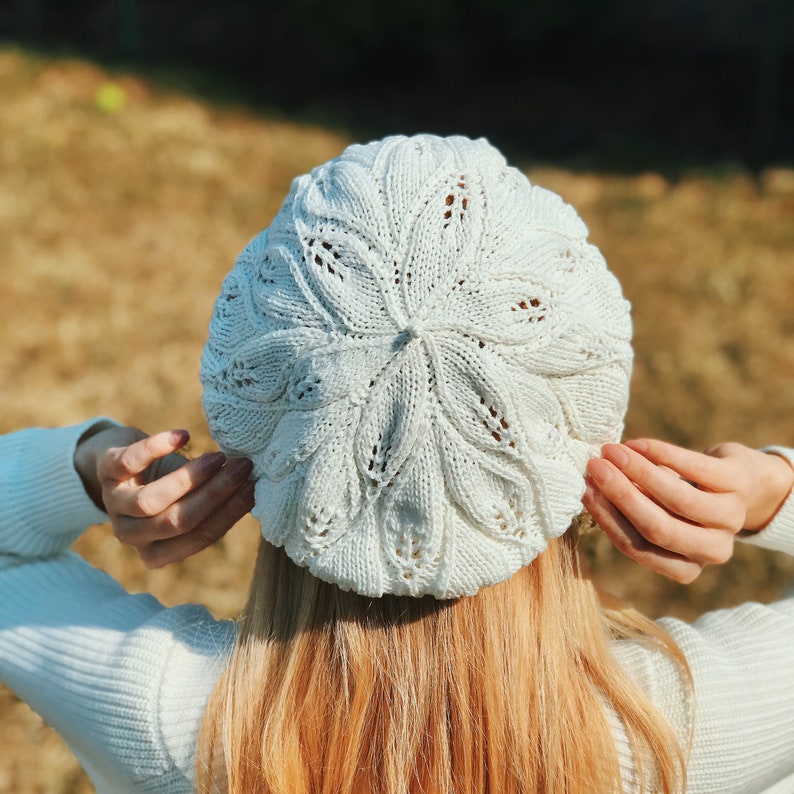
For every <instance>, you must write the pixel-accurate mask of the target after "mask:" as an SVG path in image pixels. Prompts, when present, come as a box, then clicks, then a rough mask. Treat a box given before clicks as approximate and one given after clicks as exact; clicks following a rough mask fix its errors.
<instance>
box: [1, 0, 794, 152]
mask: <svg viewBox="0 0 794 794" xmlns="http://www.w3.org/2000/svg"><path fill="white" fill-rule="evenodd" d="M0 36H2V37H3V38H5V39H6V40H13V41H16V42H23V43H31V44H35V45H37V46H45V47H53V46H54V47H64V46H66V47H71V48H76V49H78V50H80V51H83V52H88V53H91V54H97V55H100V56H102V57H105V58H109V59H113V60H121V61H124V62H127V63H129V62H132V63H133V64H137V65H140V66H144V67H148V66H156V65H162V64H171V65H173V64H181V65H187V66H190V67H192V68H199V69H205V70H208V71H211V72H212V73H214V74H217V75H221V76H222V77H223V79H224V80H227V81H231V82H233V83H234V84H236V85H237V86H239V87H240V89H241V91H242V93H244V94H245V95H246V96H248V97H250V98H252V99H255V100H257V101H260V102H263V103H268V104H270V105H275V106H277V107H279V108H281V109H283V110H284V111H286V112H289V113H297V114H303V115H309V116H312V115H313V116H315V117H319V118H321V119H326V120H330V121H331V122H335V123H338V124H343V125H346V126H350V127H352V128H355V129H360V130H361V131H362V134H367V133H372V134H380V133H382V132H385V131H389V130H391V129H399V130H410V129H420V128H421V129H436V130H439V131H442V132H447V131H452V130H460V131H462V132H467V133H469V134H487V135H489V136H490V137H492V138H493V139H494V140H495V141H496V142H498V143H500V144H501V145H505V146H507V147H508V148H510V147H512V148H514V149H517V150H521V151H522V152H523V153H525V154H527V155H528V156H533V155H534V156H537V157H562V158H569V159H570V158H576V157H577V156H580V155H583V154H584V155H588V154H589V155H594V156H597V157H600V158H601V159H602V160H604V161H609V160H610V159H611V160H612V161H614V162H615V163H616V164H618V165H620V164H624V165H626V166H627V167H631V166H632V165H634V163H633V160H638V161H642V160H647V159H651V160H652V159H653V158H654V157H656V158H661V159H663V160H664V159H665V158H667V157H669V156H671V155H672V154H673V153H679V154H680V153H681V152H684V153H687V154H689V155H690V156H691V157H693V158H700V159H706V160H708V159H715V158H720V159H724V158H731V159H739V160H744V161H746V162H750V163H762V162H765V161H767V160H770V159H778V160H779V159H784V160H785V159H791V158H792V156H794V90H792V87H791V86H792V81H793V80H794V2H792V0H698V2H692V0H598V1H597V2H596V0H401V2H394V3H384V2H382V1H379V0H336V2H329V1H328V0H292V2H289V1H288V0H282V2H242V0H225V2H222V3H221V2H210V0H192V2H189V3H188V2H184V1H180V0H115V1H114V0H104V2H102V1H101V0H93V1H92V0H87V1H85V2H73V1H71V0H60V1H59V0H6V2H5V3H0ZM638 164H639V163H638Z"/></svg>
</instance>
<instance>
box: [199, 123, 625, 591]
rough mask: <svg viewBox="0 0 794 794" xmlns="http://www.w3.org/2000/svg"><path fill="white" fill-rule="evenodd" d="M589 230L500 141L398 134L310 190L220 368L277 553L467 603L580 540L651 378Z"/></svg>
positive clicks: (211, 371)
mask: <svg viewBox="0 0 794 794" xmlns="http://www.w3.org/2000/svg"><path fill="white" fill-rule="evenodd" d="M586 236H587V229H586V227H585V225H584V223H583V222H582V221H581V220H580V218H579V217H578V216H577V214H576V212H575V211H574V210H573V208H572V207H570V206H568V205H566V204H564V203H563V201H562V199H560V197H559V196H557V195H555V194H554V193H551V192H549V191H547V190H544V189H543V188H540V187H537V186H533V185H531V184H530V182H529V181H528V180H527V178H526V177H525V176H524V175H523V174H521V173H520V172H519V171H517V170H516V169H514V168H510V167H508V166H507V165H506V163H505V161H504V158H503V157H502V156H501V154H500V153H499V152H498V151H496V150H495V149H494V148H493V147H491V146H490V145H489V144H488V143H487V142H486V141H485V140H478V141H471V140H469V139H467V138H462V137H452V138H437V137H434V136H429V135H421V136H416V137H412V138H405V137H392V138H387V139H385V140H383V141H378V142H374V143H370V144H367V145H364V146H360V145H356V146H350V147H349V148H348V149H346V150H345V152H344V153H343V154H342V155H341V156H340V157H338V158H337V159H335V160H331V161H330V162H328V163H326V164H324V165H322V166H320V167H318V168H316V169H315V170H314V171H312V173H311V174H309V175H305V176H301V177H299V178H298V179H296V180H295V182H294V183H293V186H292V189H291V191H290V193H289V195H288V196H287V198H286V200H285V201H284V205H283V206H282V208H281V211H280V212H279V214H278V215H277V216H276V218H275V219H274V221H273V223H272V224H271V226H270V228H269V229H266V230H265V231H263V232H262V233H261V234H260V235H258V236H257V237H255V238H254V240H253V241H252V242H251V243H250V244H249V246H248V247H247V248H246V249H245V251H243V253H242V254H241V255H240V257H239V258H238V260H237V263H236V264H235V267H234V269H233V270H232V272H231V273H230V274H229V275H228V276H227V278H226V280H225V281H224V284H223V289H222V292H221V295H220V297H219V298H218V301H217V304H216V308H215V315H214V317H213V319H212V322H211V324H210V333H209V340H208V342H207V345H206V348H205V351H204V356H203V359H202V370H201V377H202V382H203V384H204V397H203V404H204V409H205V411H206V414H207V419H208V421H209V425H210V428H211V431H212V433H213V435H214V437H215V438H216V439H217V441H218V442H219V444H220V445H221V447H222V448H223V449H224V450H226V451H227V452H229V453H231V454H236V455H246V456H248V457H250V458H251V459H252V460H253V461H254V464H255V468H254V473H255V476H256V477H257V478H258V482H257V486H256V507H255V508H254V515H255V516H257V518H258V519H259V521H260V522H261V525H262V533H263V535H264V537H265V538H266V539H267V540H269V541H270V542H271V543H274V544H276V545H278V546H284V548H285V550H286V552H287V554H288V555H289V556H290V557H291V558H292V559H293V560H294V561H295V562H296V563H297V564H298V565H302V566H307V567H308V568H309V569H310V570H311V572H312V573H313V574H314V575H316V576H318V577H320V578H321V579H324V580H327V581H330V582H335V583H336V584H338V585H339V586H340V587H342V588H344V589H353V590H355V591H356V592H358V593H361V594H363V595H368V596H380V595H382V594H384V593H394V594H399V595H403V594H404V595H412V596H419V595H424V594H431V595H433V596H436V597H437V598H452V597H456V596H461V595H471V594H473V593H475V592H477V590H479V589H480V588H481V587H483V586H486V585H491V584H495V583H496V582H499V581H502V580H504V579H507V578H509V577H510V576H511V575H512V574H513V573H515V571H517V570H518V569H519V568H520V567H521V566H523V565H526V564H528V563H529V562H531V561H532V560H533V559H534V558H535V557H536V556H537V555H538V554H539V553H540V552H542V551H543V549H544V548H545V547H546V544H547V541H548V539H549V538H553V537H557V536H559V535H561V534H562V533H563V532H564V531H565V530H566V529H567V528H568V526H569V524H570V522H571V520H572V518H573V517H574V516H575V515H577V514H578V513H579V512H580V510H581V503H580V500H581V496H582V493H583V490H584V480H583V472H584V467H585V463H586V461H587V459H588V457H589V456H591V455H593V454H594V453H596V452H597V450H598V448H599V447H600V445H601V444H603V443H605V442H607V441H614V440H617V439H618V438H619V437H620V434H621V432H622V422H623V415H624V413H625V409H626V402H627V398H628V382H629V376H630V369H631V356H632V353H631V345H630V338H631V321H630V318H629V305H628V303H627V302H626V301H625V300H624V299H623V298H622V296H621V291H620V286H619V284H618V282H617V280H616V279H615V278H614V276H612V274H611V273H610V272H609V271H608V270H607V268H606V264H605V262H604V259H603V257H602V256H601V254H600V253H599V251H598V249H596V248H595V247H594V246H592V245H590V244H589V243H588V242H587V239H586Z"/></svg>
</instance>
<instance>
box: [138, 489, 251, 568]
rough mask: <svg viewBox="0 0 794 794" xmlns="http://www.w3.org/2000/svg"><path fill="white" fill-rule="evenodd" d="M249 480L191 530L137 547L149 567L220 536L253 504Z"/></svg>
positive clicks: (195, 550)
mask: <svg viewBox="0 0 794 794" xmlns="http://www.w3.org/2000/svg"><path fill="white" fill-rule="evenodd" d="M254 487H255V483H254V482H253V481H247V482H245V483H243V484H242V485H241V486H240V487H239V488H238V489H237V491H235V492H234V494H233V495H232V496H231V497H229V499H227V500H226V502H224V503H223V504H222V505H220V506H219V507H218V508H217V509H216V510H215V511H214V512H213V513H211V514H210V515H209V516H208V517H207V518H206V519H205V520H204V521H202V522H201V524H199V526H197V527H196V528H195V529H193V530H192V531H190V532H188V533H186V534H184V535H179V536H178V537H173V538H167V539H165V540H159V541H156V542H154V543H152V544H150V545H149V546H147V547H146V548H145V549H141V558H142V559H143V561H144V563H145V564H146V565H147V566H148V567H149V568H162V567H163V566H164V565H168V564H170V563H172V562H180V561H181V560H184V559H187V558H188V557H190V556H191V555H193V554H196V553H198V552H200V551H203V550H204V549H205V548H207V546H211V545H212V544H213V543H216V542H217V541H218V540H220V539H221V538H222V537H223V536H224V535H225V534H226V533H227V532H228V531H229V530H230V529H231V528H232V527H233V526H234V525H235V524H236V523H237V522H238V521H239V520H240V519H241V518H242V517H243V516H244V515H245V514H246V513H248V512H250V510H251V508H252V507H253V506H254Z"/></svg>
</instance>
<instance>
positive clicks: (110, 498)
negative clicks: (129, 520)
mask: <svg viewBox="0 0 794 794" xmlns="http://www.w3.org/2000/svg"><path fill="white" fill-rule="evenodd" d="M225 461H226V456H225V455H224V454H223V453H222V452H209V453H207V454H206V455H201V456H200V457H198V458H195V459H194V460H191V461H183V465H182V466H180V468H178V469H176V471H172V472H171V473H170V474H166V475H165V476H163V477H160V479H157V480H153V481H152V482H149V483H146V484H145V485H133V486H126V484H124V486H123V487H119V484H118V482H117V481H114V484H113V486H111V487H110V488H108V487H105V489H104V490H103V498H104V501H105V506H106V507H107V510H108V512H109V513H110V514H117V515H125V516H132V517H133V518H144V519H150V518H152V517H154V516H157V515H158V514H160V513H162V512H163V511H165V510H167V509H168V508H169V507H171V506H172V505H174V504H176V503H177V502H178V501H179V500H180V499H183V498H184V497H185V496H186V495H187V494H189V493H190V492H191V491H195V490H197V489H198V488H200V487H201V486H202V485H203V484H204V483H205V482H207V480H209V479H210V477H212V476H213V475H215V474H216V473H217V472H218V471H220V469H221V467H222V466H223V464H224V463H225Z"/></svg>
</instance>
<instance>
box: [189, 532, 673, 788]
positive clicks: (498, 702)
mask: <svg viewBox="0 0 794 794" xmlns="http://www.w3.org/2000/svg"><path fill="white" fill-rule="evenodd" d="M616 637H635V638H636V637H642V638H644V639H646V640H647V641H648V642H650V643H653V644H656V645H658V646H659V647H660V648H661V649H662V650H663V651H665V652H667V653H669V654H670V655H672V656H673V657H674V658H675V659H677V660H678V662H679V663H680V664H681V665H682V667H683V668H684V669H685V668H686V662H685V660H684V658H683V655H682V654H681V652H680V650H679V649H678V648H677V647H676V646H675V645H674V643H673V642H672V640H671V639H670V638H669V637H668V636H667V635H666V634H664V632H662V630H661V629H659V628H658V627H657V626H656V625H655V624H653V623H652V622H651V621H649V620H647V619H645V618H642V617H641V616H639V615H637V614H636V613H633V612H631V611H628V610H619V611H616V610H606V609H604V608H602V606H601V604H600V603H599V600H598V596H597V594H596V592H595V589H594V587H593V586H592V584H591V582H590V581H589V580H588V579H586V578H584V577H583V576H581V574H580V571H579V566H578V557H577V552H576V530H575V528H572V530H570V531H569V532H568V533H567V534H566V535H565V536H563V537H562V538H560V539H558V540H554V541H551V542H550V544H549V547H548V549H547V550H546V551H545V552H544V553H543V554H541V555H540V556H539V557H538V558H537V559H536V560H535V561H534V562H533V563H532V564H531V565H530V566H528V567H526V568H523V569H522V570H520V571H519V572H518V573H517V574H515V575H514V576H513V577H512V578H511V579H509V580H508V581H506V582H503V583H502V584H499V585H496V586H494V587H490V588H486V589H484V590H482V591H481V592H480V593H478V594H477V595H476V596H473V597H466V598H460V599H457V600H454V601H437V600H434V599H433V598H430V597H425V598H420V599H415V598H409V597H397V596H384V597H383V598H379V599H375V598H365V597H362V596H359V595H356V594H355V593H350V592H342V591H341V590H340V589H339V588H338V587H336V586H334V585H331V584H327V583H325V582H322V581H320V580H319V579H317V578H315V577H313V576H312V575H310V574H309V573H308V572H307V571H306V570H305V569H302V568H299V567H297V566H296V565H294V564H293V563H292V562H291V561H290V560H289V558H288V557H287V556H286V554H285V553H284V552H283V551H282V550H281V549H277V548H274V547H273V546H271V545H270V544H268V543H267V542H264V541H263V542H262V544H261V546H260V551H259V557H258V560H257V564H256V573H255V576H254V581H253V585H252V588H251V593H250V596H249V600H248V605H247V608H246V610H245V612H244V614H243V617H242V620H241V624H240V626H239V636H238V641H237V645H236V647H235V649H234V651H233V654H232V657H231V659H230V662H229V664H228V667H227V668H226V671H225V672H224V674H223V675H222V677H221V679H220V681H219V682H218V684H217V686H216V689H215V691H214V693H213V695H212V697H211V699H210V702H209V704H208V706H207V709H206V712H205V716H204V722H203V725H202V730H201V735H200V742H199V748H198V754H197V780H198V785H199V791H200V792H203V793H204V794H209V792H228V794H254V792H255V793H256V794H304V793H305V794H310V793H311V794H360V792H368V793H370V794H414V793H415V792H432V794H453V792H454V794H469V793H472V794H473V792H499V794H510V792H524V793H526V792H554V794H559V792H566V794H577V792H581V793H587V794H596V793H597V794H602V793H603V794H606V793H607V792H619V791H621V790H622V788H621V775H620V767H619V762H618V755H617V749H616V745H615V740H614V738H613V733H612V730H611V728H610V723H609V720H608V718H607V714H606V711H605V704H610V705H611V707H612V708H613V709H614V711H615V712H616V714H617V716H618V718H619V719H620V721H621V722H622V724H623V726H624V727H625V730H626V732H627V734H628V737H629V740H630V742H631V746H632V749H633V752H634V759H635V766H636V768H637V773H638V776H639V778H640V781H642V782H643V783H644V790H653V791H663V792H673V791H678V790H682V789H683V788H684V783H685V757H684V753H683V751H682V749H681V747H680V745H679V743H678V742H677V740H676V737H675V735H674V733H673V730H672V729H671V728H670V726H669V725H668V724H667V722H666V721H665V719H664V718H663V717H662V716H661V714H660V713H659V712H658V711H657V710H656V709H655V708H654V707H653V705H652V704H651V702H650V701H649V699H648V698H647V696H645V695H644V694H643V693H642V692H641V691H639V690H638V688H637V687H636V686H635V685H633V684H632V682H631V681H630V680H629V678H628V676H627V675H626V674H625V672H624V671H623V670H621V668H620V667H619V666H618V664H617V662H616V661H615V660H614V658H613V657H612V655H611V653H610V640H611V639H613V638H616ZM687 674H688V671H687Z"/></svg>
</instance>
